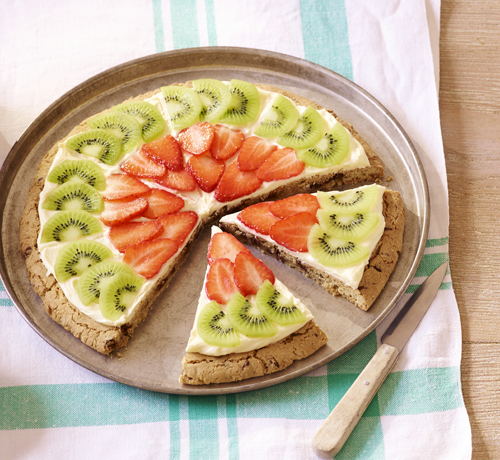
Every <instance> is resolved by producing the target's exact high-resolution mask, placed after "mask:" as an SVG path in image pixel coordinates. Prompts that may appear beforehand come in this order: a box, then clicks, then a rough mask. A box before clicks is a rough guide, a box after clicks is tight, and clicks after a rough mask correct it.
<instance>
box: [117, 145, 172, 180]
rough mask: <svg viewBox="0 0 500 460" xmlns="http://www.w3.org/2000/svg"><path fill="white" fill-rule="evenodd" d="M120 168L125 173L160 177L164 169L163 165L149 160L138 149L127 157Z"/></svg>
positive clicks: (163, 173)
mask: <svg viewBox="0 0 500 460" xmlns="http://www.w3.org/2000/svg"><path fill="white" fill-rule="evenodd" d="M120 168H121V170H122V171H124V172H126V173H127V174H130V175H131V176H137V177H162V176H164V175H165V171H166V169H165V166H163V165H162V164H160V163H156V162H155V161H153V160H151V159H150V158H148V157H147V156H146V155H144V153H142V151H140V150H139V151H138V152H137V153H134V154H133V155H132V156H130V157H129V158H127V160H125V161H124V162H123V163H122V164H121V166H120Z"/></svg>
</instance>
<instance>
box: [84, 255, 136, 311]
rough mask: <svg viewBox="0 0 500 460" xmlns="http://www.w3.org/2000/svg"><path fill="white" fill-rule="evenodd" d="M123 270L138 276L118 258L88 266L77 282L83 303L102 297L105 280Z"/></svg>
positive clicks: (87, 303) (86, 303)
mask: <svg viewBox="0 0 500 460" xmlns="http://www.w3.org/2000/svg"><path fill="white" fill-rule="evenodd" d="M123 272H125V273H129V274H131V275H133V276H135V277H137V275H136V274H135V273H134V271H133V270H132V269H131V268H130V267H129V266H128V265H127V264H125V263H123V262H119V261H117V260H103V261H102V262H98V263H96V264H95V265H92V267H90V268H87V269H86V270H85V271H84V272H83V273H82V275H81V276H80V278H79V279H78V282H77V283H76V292H77V294H78V297H80V300H81V301H82V303H83V305H89V304H90V303H92V302H94V301H96V300H97V299H98V298H99V297H100V295H101V287H102V285H103V281H104V280H106V279H108V278H111V277H112V276H114V275H116V274H117V273H123Z"/></svg>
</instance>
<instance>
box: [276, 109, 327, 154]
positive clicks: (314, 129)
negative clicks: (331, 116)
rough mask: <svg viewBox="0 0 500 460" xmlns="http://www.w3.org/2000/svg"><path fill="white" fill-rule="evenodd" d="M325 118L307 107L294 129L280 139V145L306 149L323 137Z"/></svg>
mask: <svg viewBox="0 0 500 460" xmlns="http://www.w3.org/2000/svg"><path fill="white" fill-rule="evenodd" d="M323 133H324V130H323V118H322V117H321V115H320V114H319V113H318V111H317V110H316V109H315V108H314V107H311V106H309V107H307V108H306V109H305V110H304V112H302V115H300V117H299V119H298V120H297V123H295V125H294V126H293V128H292V129H291V130H290V131H288V132H286V133H285V134H283V135H282V136H280V137H278V144H280V145H283V146H284V147H291V148H292V149H306V148H308V147H311V146H312V145H314V144H315V143H316V142H318V141H319V139H320V138H321V136H322V135H323Z"/></svg>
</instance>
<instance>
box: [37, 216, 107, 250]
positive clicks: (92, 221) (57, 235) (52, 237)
mask: <svg viewBox="0 0 500 460" xmlns="http://www.w3.org/2000/svg"><path fill="white" fill-rule="evenodd" d="M100 232H102V227H101V224H100V223H99V221H98V220H97V219H96V218H95V217H94V216H93V215H92V214H89V213H88V212H86V211H60V212H58V213H56V214H54V215H53V216H52V217H50V218H49V220H47V222H45V225H44V226H43V230H42V235H41V237H40V242H41V243H48V242H50V241H58V242H61V241H71V240H76V239H77V238H81V237H83V236H87V235H92V234H94V233H100Z"/></svg>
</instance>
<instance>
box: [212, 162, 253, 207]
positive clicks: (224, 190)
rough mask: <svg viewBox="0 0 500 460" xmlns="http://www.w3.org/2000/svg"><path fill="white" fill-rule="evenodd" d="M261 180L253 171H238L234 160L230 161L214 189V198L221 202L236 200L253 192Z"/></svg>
mask: <svg viewBox="0 0 500 460" xmlns="http://www.w3.org/2000/svg"><path fill="white" fill-rule="evenodd" d="M261 184H262V181H261V180H260V179H259V178H258V177H257V174H256V173H255V171H240V170H239V169H238V166H237V165H236V162H233V163H231V164H230V165H229V166H228V167H227V168H226V171H225V172H224V175H223V176H222V179H221V180H220V182H219V185H217V188H216V189H215V194H214V196H215V199H216V200H217V201H219V202H221V203H226V202H228V201H233V200H236V199H237V198H241V197H242V196H245V195H250V194H251V193H253V192H255V190H257V189H258V188H259V187H260V185H261Z"/></svg>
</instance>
